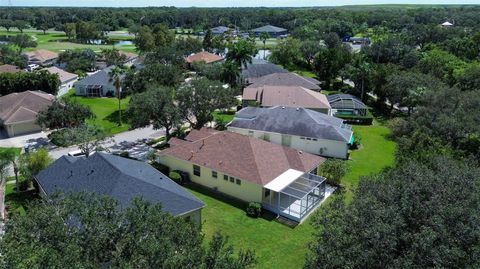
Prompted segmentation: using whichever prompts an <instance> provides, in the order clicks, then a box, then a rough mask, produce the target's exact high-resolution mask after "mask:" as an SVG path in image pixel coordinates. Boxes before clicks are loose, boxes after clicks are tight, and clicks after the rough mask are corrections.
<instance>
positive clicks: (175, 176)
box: [168, 171, 182, 184]
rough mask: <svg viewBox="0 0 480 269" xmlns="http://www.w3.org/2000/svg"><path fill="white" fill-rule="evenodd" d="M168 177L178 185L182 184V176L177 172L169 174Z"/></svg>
mask: <svg viewBox="0 0 480 269" xmlns="http://www.w3.org/2000/svg"><path fill="white" fill-rule="evenodd" d="M168 177H169V178H171V179H172V180H173V181H175V182H177V183H179V184H180V182H182V176H181V175H180V173H178V172H177V171H172V172H170V174H169V175H168Z"/></svg>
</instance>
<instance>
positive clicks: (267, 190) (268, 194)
mask: <svg viewBox="0 0 480 269" xmlns="http://www.w3.org/2000/svg"><path fill="white" fill-rule="evenodd" d="M268 196H270V190H269V189H266V190H265V198H267V197H268Z"/></svg>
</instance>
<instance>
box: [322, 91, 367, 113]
mask: <svg viewBox="0 0 480 269" xmlns="http://www.w3.org/2000/svg"><path fill="white" fill-rule="evenodd" d="M327 99H328V102H329V103H330V106H331V107H332V114H333V115H348V116H366V115H367V109H368V108H367V106H366V105H365V104H364V103H363V102H362V101H361V100H360V99H359V98H357V97H356V96H353V95H351V94H343V93H339V94H331V95H328V96H327Z"/></svg>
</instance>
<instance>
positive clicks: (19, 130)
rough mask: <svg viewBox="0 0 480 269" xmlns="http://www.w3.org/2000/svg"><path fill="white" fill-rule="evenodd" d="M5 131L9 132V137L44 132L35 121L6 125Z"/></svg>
mask: <svg viewBox="0 0 480 269" xmlns="http://www.w3.org/2000/svg"><path fill="white" fill-rule="evenodd" d="M5 129H6V130H7V134H8V136H9V137H12V136H17V135H22V134H29V133H36V132H40V131H41V130H42V128H41V127H40V126H39V125H37V124H36V123H35V121H27V122H22V123H14V124H7V125H5Z"/></svg>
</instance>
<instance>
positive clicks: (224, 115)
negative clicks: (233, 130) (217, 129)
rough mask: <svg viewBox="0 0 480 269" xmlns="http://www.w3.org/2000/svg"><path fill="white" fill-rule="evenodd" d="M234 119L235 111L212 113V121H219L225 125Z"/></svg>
mask: <svg viewBox="0 0 480 269" xmlns="http://www.w3.org/2000/svg"><path fill="white" fill-rule="evenodd" d="M234 117H235V111H229V112H221V111H215V112H213V119H214V121H219V120H221V121H223V122H225V123H228V122H231V121H232V120H233V118H234Z"/></svg>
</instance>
